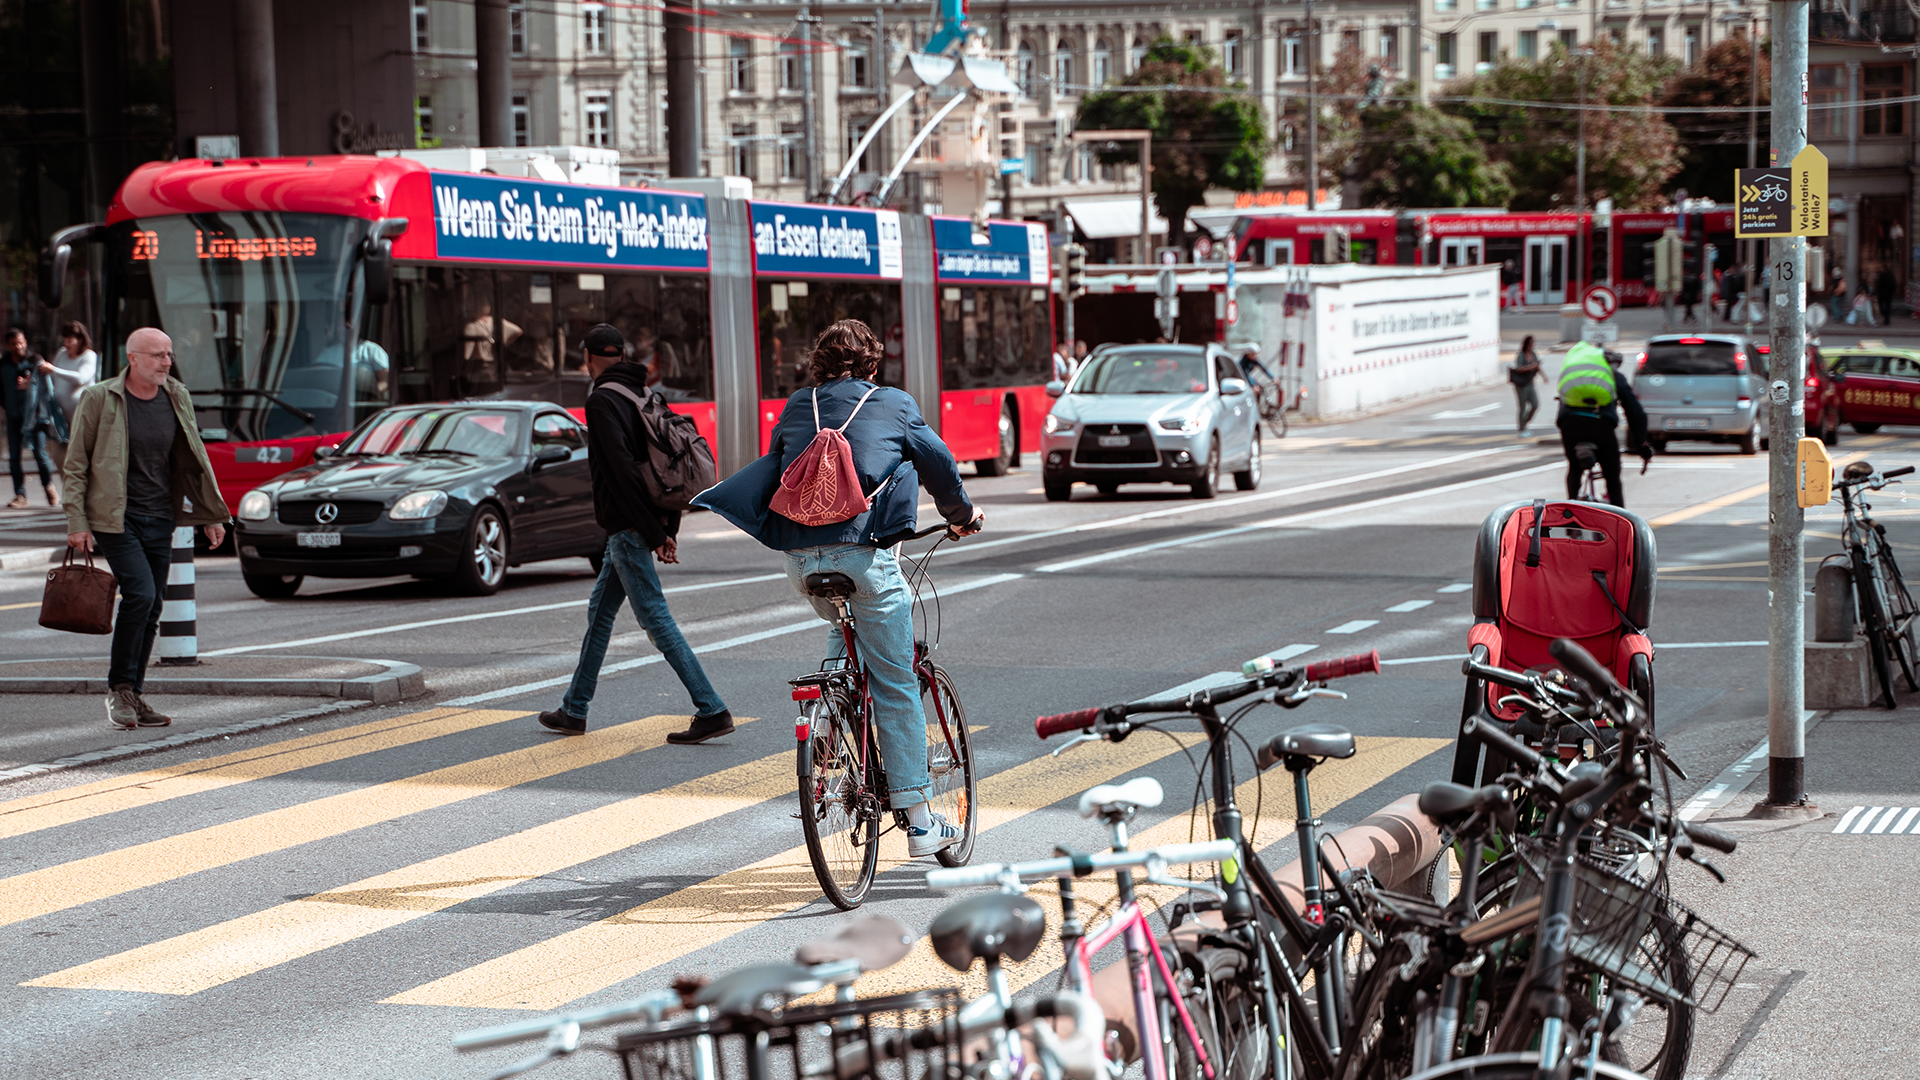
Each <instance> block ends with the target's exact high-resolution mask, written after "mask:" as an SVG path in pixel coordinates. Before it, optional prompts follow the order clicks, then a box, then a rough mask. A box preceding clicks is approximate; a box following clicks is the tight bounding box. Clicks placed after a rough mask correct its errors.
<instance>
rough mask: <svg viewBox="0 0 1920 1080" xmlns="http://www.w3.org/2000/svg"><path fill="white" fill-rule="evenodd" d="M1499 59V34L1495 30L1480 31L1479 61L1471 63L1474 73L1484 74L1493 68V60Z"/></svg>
mask: <svg viewBox="0 0 1920 1080" xmlns="http://www.w3.org/2000/svg"><path fill="white" fill-rule="evenodd" d="M1499 59H1500V34H1499V32H1498V31H1495V30H1487V31H1482V32H1481V34H1480V54H1479V57H1478V60H1479V62H1478V63H1476V64H1474V65H1473V72H1474V74H1476V75H1485V74H1486V73H1487V72H1489V71H1492V70H1493V65H1494V62H1495V61H1497V60H1499Z"/></svg>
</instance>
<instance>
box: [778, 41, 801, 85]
mask: <svg viewBox="0 0 1920 1080" xmlns="http://www.w3.org/2000/svg"><path fill="white" fill-rule="evenodd" d="M780 89H782V90H794V91H798V90H799V89H800V43H799V42H797V41H783V42H781V43H780Z"/></svg>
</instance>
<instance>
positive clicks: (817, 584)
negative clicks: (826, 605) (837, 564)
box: [806, 570, 857, 600]
mask: <svg viewBox="0 0 1920 1080" xmlns="http://www.w3.org/2000/svg"><path fill="white" fill-rule="evenodd" d="M806 584H807V595H808V596H819V597H824V598H825V599H828V600H845V599H846V598H847V597H849V596H852V595H853V594H854V592H855V591H856V589H857V587H856V586H855V585H854V583H853V579H852V578H850V577H848V576H847V575H845V574H843V573H841V572H840V571H838V570H823V571H821V572H820V573H817V574H808V575H807V578H806Z"/></svg>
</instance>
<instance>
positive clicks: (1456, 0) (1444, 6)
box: [1433, 0, 1460, 11]
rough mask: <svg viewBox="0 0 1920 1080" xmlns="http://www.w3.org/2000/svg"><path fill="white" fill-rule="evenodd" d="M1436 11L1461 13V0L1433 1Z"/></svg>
mask: <svg viewBox="0 0 1920 1080" xmlns="http://www.w3.org/2000/svg"><path fill="white" fill-rule="evenodd" d="M1433 10H1435V11H1459V10H1460V0H1433Z"/></svg>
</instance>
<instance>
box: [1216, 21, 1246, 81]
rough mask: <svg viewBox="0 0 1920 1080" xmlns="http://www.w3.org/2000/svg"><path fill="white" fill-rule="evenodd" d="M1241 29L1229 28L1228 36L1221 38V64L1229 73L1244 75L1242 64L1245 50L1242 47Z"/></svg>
mask: <svg viewBox="0 0 1920 1080" xmlns="http://www.w3.org/2000/svg"><path fill="white" fill-rule="evenodd" d="M1240 43H1241V38H1240V31H1238V30H1229V31H1227V36H1226V37H1223V38H1221V39H1220V66H1221V67H1223V68H1226V69H1227V74H1229V75H1243V74H1245V72H1244V71H1243V70H1242V69H1241V65H1242V64H1243V63H1244V62H1245V61H1243V60H1242V59H1241V57H1242V55H1243V50H1242V49H1241V48H1240Z"/></svg>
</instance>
